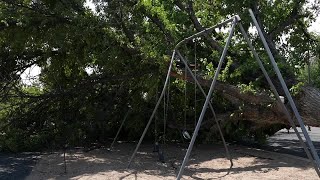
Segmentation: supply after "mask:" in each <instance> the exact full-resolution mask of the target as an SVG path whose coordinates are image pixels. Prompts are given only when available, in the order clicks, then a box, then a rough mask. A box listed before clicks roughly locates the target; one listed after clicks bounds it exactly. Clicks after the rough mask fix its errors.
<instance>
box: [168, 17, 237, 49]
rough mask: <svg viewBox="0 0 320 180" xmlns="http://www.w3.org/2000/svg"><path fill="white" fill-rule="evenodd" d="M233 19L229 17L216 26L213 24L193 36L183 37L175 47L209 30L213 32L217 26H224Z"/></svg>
mask: <svg viewBox="0 0 320 180" xmlns="http://www.w3.org/2000/svg"><path fill="white" fill-rule="evenodd" d="M233 19H234V17H232V18H230V19H228V20H225V21H223V22H222V23H219V24H217V25H215V26H212V27H209V28H207V29H204V30H202V31H200V32H198V33H196V34H193V35H191V36H189V37H187V38H185V39H183V40H182V41H180V42H178V43H177V45H176V47H175V48H174V49H178V47H179V46H180V45H181V44H182V43H184V42H186V41H189V40H191V39H193V38H196V37H198V36H201V35H202V34H206V33H208V32H211V31H212V30H214V29H215V28H219V27H222V26H223V25H225V24H227V23H230V22H232V21H233Z"/></svg>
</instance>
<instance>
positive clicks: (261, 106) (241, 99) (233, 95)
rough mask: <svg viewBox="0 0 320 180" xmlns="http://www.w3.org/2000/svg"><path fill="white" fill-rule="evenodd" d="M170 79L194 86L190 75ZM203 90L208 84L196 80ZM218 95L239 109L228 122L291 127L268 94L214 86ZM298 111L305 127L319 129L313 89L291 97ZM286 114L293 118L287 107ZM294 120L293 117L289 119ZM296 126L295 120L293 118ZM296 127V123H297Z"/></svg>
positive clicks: (318, 100)
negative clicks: (287, 111) (176, 79)
mask: <svg viewBox="0 0 320 180" xmlns="http://www.w3.org/2000/svg"><path fill="white" fill-rule="evenodd" d="M170 75H171V76H172V77H175V78H178V79H183V80H186V81H188V82H191V83H194V80H193V79H192V77H191V76H190V75H187V76H186V79H185V76H184V75H183V74H178V73H176V72H171V74H170ZM197 79H198V81H199V83H200V84H201V85H202V86H206V87H210V85H211V82H212V81H211V80H206V79H203V78H202V77H197ZM215 90H216V92H217V93H220V94H221V95H222V96H223V97H224V98H226V99H227V100H228V101H230V102H231V103H232V104H233V105H234V106H238V107H239V106H242V108H241V110H240V109H239V110H236V111H234V112H233V113H232V114H231V113H230V112H226V113H229V114H230V115H229V118H228V119H225V120H234V121H241V120H245V121H252V122H253V123H254V124H255V125H256V127H263V126H266V125H272V124H283V125H285V126H290V123H289V121H288V119H287V118H286V116H285V114H284V112H283V110H282V108H281V107H280V104H278V103H279V102H277V101H276V100H275V99H274V98H272V97H270V96H269V95H268V94H266V93H264V92H261V93H256V94H253V93H251V92H246V93H244V92H242V91H241V90H240V89H239V88H238V87H236V86H233V85H230V84H226V83H223V82H219V81H218V82H217V84H216V86H215ZM293 98H294V101H295V103H296V105H297V107H298V110H299V113H300V115H301V116H302V118H303V121H304V123H305V125H309V126H316V127H319V126H320V118H319V117H320V91H319V89H317V88H314V87H303V88H302V89H301V92H300V93H299V94H298V95H297V96H295V97H293ZM285 105H286V106H287V108H288V110H289V112H290V113H291V114H292V115H293V113H292V112H291V109H290V105H289V104H285ZM218 116H223V117H225V118H227V117H226V116H225V114H218ZM292 117H293V116H292ZM293 119H294V120H295V122H296V118H293ZM296 124H297V125H298V123H297V122H296Z"/></svg>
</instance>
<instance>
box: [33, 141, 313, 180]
mask: <svg viewBox="0 0 320 180" xmlns="http://www.w3.org/2000/svg"><path fill="white" fill-rule="evenodd" d="M134 148H135V144H126V143H124V144H118V145H117V146H116V147H115V148H114V150H113V151H107V150H106V149H96V150H93V151H90V152H88V153H84V152H82V151H81V150H73V151H68V153H67V158H66V159H67V161H66V163H67V172H66V173H65V172H64V161H63V153H53V154H48V155H43V156H42V158H41V160H39V161H38V163H37V165H36V166H35V167H34V168H33V170H32V172H31V174H30V175H29V176H28V177H27V179H30V180H34V179H119V180H120V179H146V180H150V179H152V180H157V179H159V180H160V179H175V176H176V174H177V173H178V170H179V167H180V164H181V162H182V159H183V157H184V155H185V152H186V146H185V145H183V146H180V145H166V146H165V147H163V149H164V152H165V157H166V162H165V163H161V162H159V161H157V159H158V156H157V154H156V153H153V152H152V150H153V146H152V145H142V146H141V148H140V149H139V152H138V154H137V156H136V158H135V160H134V162H133V163H132V165H131V168H130V169H127V168H126V167H127V163H128V160H129V158H130V156H131V153H132V152H133V150H134ZM229 148H230V152H231V155H232V157H233V163H234V165H233V167H232V168H231V169H230V161H229V160H227V159H226V158H225V152H224V149H223V148H222V146H220V145H199V146H197V147H195V148H194V149H193V152H192V154H191V157H190V161H189V164H188V166H187V168H186V170H185V172H184V176H183V179H196V180H198V179H226V180H227V179H246V180H247V179H277V180H278V179H288V180H289V179H290V180H293V179H297V180H302V179H308V180H310V179H319V178H318V176H317V174H316V172H315V171H314V169H313V168H312V166H311V164H310V163H309V162H308V160H307V159H304V158H301V157H296V156H292V155H285V154H279V153H274V152H268V151H262V150H258V149H252V148H247V147H242V146H230V147H229Z"/></svg>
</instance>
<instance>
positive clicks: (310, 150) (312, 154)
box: [127, 9, 320, 180]
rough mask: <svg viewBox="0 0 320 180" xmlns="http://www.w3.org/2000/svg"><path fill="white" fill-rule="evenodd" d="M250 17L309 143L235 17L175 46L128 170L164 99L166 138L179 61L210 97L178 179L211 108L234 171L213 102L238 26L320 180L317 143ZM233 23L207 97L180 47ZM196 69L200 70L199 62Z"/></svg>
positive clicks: (258, 29) (202, 112)
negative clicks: (172, 78)
mask: <svg viewBox="0 0 320 180" xmlns="http://www.w3.org/2000/svg"><path fill="white" fill-rule="evenodd" d="M249 14H250V16H251V19H252V22H253V24H254V26H255V27H256V29H257V31H258V35H259V37H260V39H261V41H262V43H263V46H264V49H265V50H266V52H267V54H268V57H269V60H270V62H271V64H272V66H273V70H274V71H275V73H276V75H277V77H278V80H279V81H280V83H281V87H282V89H283V91H284V93H285V96H286V98H287V99H288V102H289V104H290V107H291V109H292V111H293V113H294V117H295V118H296V119H297V122H298V124H299V126H300V127H301V130H302V133H303V136H304V138H305V140H306V143H305V142H304V140H303V139H302V137H301V135H300V133H299V132H298V130H297V127H296V125H295V122H294V120H293V117H291V116H290V113H289V110H288V109H287V107H286V106H285V105H284V104H283V103H281V98H280V96H279V93H278V91H277V90H276V88H275V85H274V84H273V82H272V80H271V79H270V77H269V75H268V73H267V71H266V69H265V67H264V65H263V63H262V61H261V59H260V57H259V56H258V53H257V52H256V50H255V48H254V47H253V45H252V43H251V40H250V39H249V37H248V34H247V33H246V31H245V30H244V28H243V26H242V24H241V19H240V17H239V16H238V15H235V16H233V17H232V18H230V19H228V20H226V21H224V22H222V23H220V24H217V25H215V26H212V27H210V28H207V29H204V30H203V31H200V32H198V33H195V34H193V35H192V36H189V37H187V38H185V39H183V40H182V41H180V42H179V43H178V44H177V45H176V46H175V48H174V50H173V54H172V57H171V61H170V64H169V68H168V71H167V76H166V79H165V83H164V86H163V89H162V92H161V94H160V97H159V98H157V103H156V105H155V108H154V110H153V112H152V114H151V116H150V118H149V121H148V123H147V125H146V127H145V129H144V131H143V133H142V135H141V137H140V140H139V142H138V144H137V146H136V148H135V150H134V152H133V154H132V156H131V158H130V160H129V163H128V166H127V167H128V168H130V165H131V163H132V161H133V159H134V157H135V155H136V153H137V151H138V149H139V147H140V145H141V143H142V141H143V139H144V137H145V135H146V133H147V131H148V129H149V126H150V125H151V122H152V120H153V119H154V117H155V114H156V112H157V110H158V108H159V105H160V103H161V101H162V99H165V100H164V114H165V115H164V117H165V118H164V136H165V128H166V127H165V126H166V120H167V119H166V118H167V117H166V113H167V112H168V109H167V108H166V107H167V106H168V102H169V94H167V95H166V92H169V91H168V89H169V81H170V73H171V71H172V66H173V63H174V61H175V60H177V59H179V60H180V61H182V63H183V64H184V66H185V76H186V75H187V72H188V73H189V74H190V75H191V78H192V79H193V80H194V82H195V87H198V88H199V90H200V91H201V93H202V94H203V96H204V97H206V99H205V102H204V105H203V108H202V110H201V114H200V116H199V118H198V120H197V121H196V127H195V129H194V132H193V133H192V138H191V140H190V143H189V146H188V150H187V152H186V154H185V157H184V159H183V162H182V164H181V166H180V170H179V173H178V175H177V177H176V178H177V180H179V179H180V178H181V177H182V175H183V172H184V168H185V166H186V164H187V162H188V160H189V156H190V153H191V151H192V148H193V145H194V143H195V140H196V137H197V135H198V131H199V129H200V126H201V123H202V121H203V118H204V115H205V113H206V110H207V108H208V107H209V109H210V110H211V112H212V114H213V117H214V120H215V121H216V124H217V127H218V130H219V133H220V136H221V139H222V142H223V144H224V147H225V151H226V156H227V158H228V159H229V161H230V164H231V165H230V168H232V166H233V162H232V158H231V156H230V154H229V150H228V147H227V144H226V142H225V139H224V137H223V134H222V131H221V128H220V125H219V123H218V121H217V118H216V115H215V112H214V109H213V106H212V104H211V102H210V100H211V97H212V94H213V90H214V87H215V85H216V82H217V79H218V76H219V73H220V71H221V67H222V64H223V63H224V59H225V57H226V54H227V51H228V47H229V45H230V42H231V38H232V36H233V33H234V31H235V27H236V26H237V25H238V27H239V28H240V32H241V34H242V36H243V38H244V39H245V41H246V42H247V44H248V46H249V48H250V50H251V52H252V54H253V56H254V58H255V59H256V61H257V63H258V65H259V67H260V69H261V71H262V73H263V75H264V76H265V78H266V80H267V82H268V84H269V86H270V89H271V90H272V92H273V94H274V96H275V97H276V100H277V101H278V102H279V104H280V105H281V108H282V109H283V112H284V114H285V116H286V118H287V119H288V120H289V122H290V124H291V126H292V128H293V129H294V132H295V133H296V135H297V137H298V139H299V141H300V144H301V146H302V147H303V149H304V151H305V152H306V154H307V157H308V159H309V160H310V162H311V163H312V165H313V166H314V169H315V171H316V172H317V174H318V176H319V177H320V159H319V156H318V154H317V152H316V150H315V147H314V145H313V142H312V141H311V139H310V136H309V134H308V132H307V130H306V128H305V126H304V122H303V120H302V118H301V116H300V114H299V112H298V110H297V107H296V105H295V103H294V101H293V99H292V96H291V95H290V93H289V90H288V88H287V85H286V83H285V82H284V79H283V77H282V74H281V73H280V70H279V68H278V66H277V63H276V62H275V59H274V57H273V55H272V53H271V51H270V48H269V46H268V44H267V42H266V39H265V37H264V36H263V33H262V31H261V29H260V26H259V24H258V23H257V20H256V18H255V16H254V13H253V12H252V10H251V9H249ZM230 23H231V27H230V29H229V35H228V37H227V40H226V44H225V46H224V49H223V51H222V54H221V56H220V60H219V64H218V66H217V69H216V71H215V74H214V77H213V80H212V83H211V86H210V89H209V91H208V93H207V94H206V93H205V91H204V90H203V88H202V87H201V85H200V83H199V81H198V80H197V77H196V76H197V74H196V70H195V72H194V73H193V72H192V70H191V69H190V67H189V65H188V63H187V61H186V59H185V58H184V57H183V56H182V54H181V53H180V51H179V47H180V46H181V45H182V44H185V43H187V42H188V41H191V40H195V38H197V37H200V36H203V35H206V36H207V35H209V34H211V33H212V31H214V30H215V29H216V28H221V27H223V26H224V25H226V24H230ZM195 60H196V54H195ZM195 67H196V62H195ZM195 90H196V88H195ZM185 94H186V89H185ZM195 99H196V95H195ZM185 103H186V102H185ZM185 105H186V104H185ZM185 110H186V109H185ZM185 113H186V112H185ZM185 117H186V115H185ZM183 134H184V135H185V137H186V138H187V136H188V134H189V133H188V132H186V131H183ZM163 140H164V141H163V142H164V143H165V138H164V137H163Z"/></svg>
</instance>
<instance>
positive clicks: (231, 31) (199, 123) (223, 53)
mask: <svg viewBox="0 0 320 180" xmlns="http://www.w3.org/2000/svg"><path fill="white" fill-rule="evenodd" d="M237 21H238V17H234V19H233V23H232V27H231V29H230V34H229V37H228V39H227V42H226V44H225V47H224V49H223V52H222V55H221V58H220V61H219V64H218V67H217V70H216V73H215V75H214V78H213V80H212V83H211V86H210V89H209V92H208V95H207V98H206V101H205V103H204V105H203V108H202V111H201V114H200V117H199V120H198V123H197V126H196V128H195V130H194V133H193V135H192V139H191V141H190V144H189V147H188V150H187V153H186V155H185V157H184V159H183V162H182V165H181V167H180V170H179V173H178V176H177V180H179V179H180V178H181V176H182V174H183V171H184V167H185V166H186V164H187V161H188V160H189V156H190V153H191V151H192V147H193V145H194V142H195V140H196V137H197V135H198V131H199V129H200V126H201V123H202V120H203V117H204V114H205V112H206V110H207V107H208V104H209V101H210V98H211V96H212V93H213V89H214V86H215V84H216V81H217V79H218V76H219V72H220V70H221V66H222V64H223V61H224V58H225V56H226V54H227V50H228V47H229V44H230V41H231V38H232V35H233V32H234V29H235V26H236V24H237Z"/></svg>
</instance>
